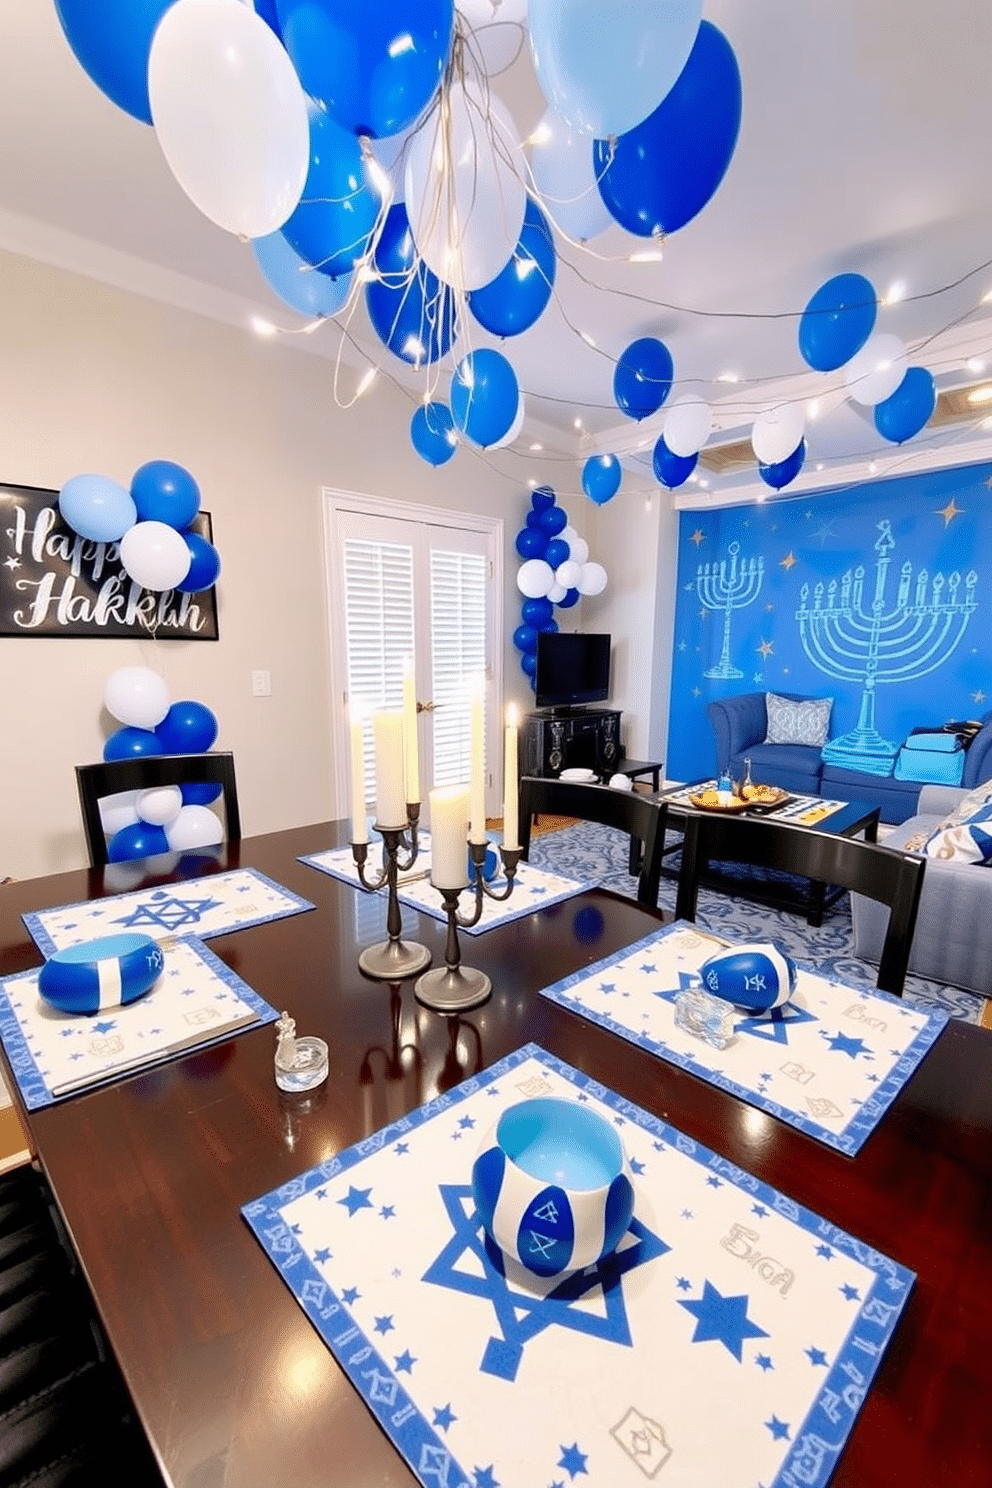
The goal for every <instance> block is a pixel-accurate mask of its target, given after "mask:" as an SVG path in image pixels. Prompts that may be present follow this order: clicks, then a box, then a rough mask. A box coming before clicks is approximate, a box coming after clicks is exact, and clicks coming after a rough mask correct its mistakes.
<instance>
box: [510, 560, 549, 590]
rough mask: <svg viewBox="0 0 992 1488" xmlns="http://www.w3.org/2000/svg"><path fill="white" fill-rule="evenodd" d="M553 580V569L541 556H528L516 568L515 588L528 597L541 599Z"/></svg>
mask: <svg viewBox="0 0 992 1488" xmlns="http://www.w3.org/2000/svg"><path fill="white" fill-rule="evenodd" d="M554 581H555V576H554V570H553V569H552V567H551V564H550V563H545V561H544V559H543V558H528V559H527V562H526V563H521V565H520V567H519V568H518V569H517V588H518V589H519V590H520V593H521V594H525V595H526V596H527V598H528V599H543V598H544V597H545V595H546V594H547V592H548V590H549V589H550V588H551V585H552V584H553V583H554Z"/></svg>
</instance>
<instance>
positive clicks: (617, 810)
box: [520, 775, 668, 909]
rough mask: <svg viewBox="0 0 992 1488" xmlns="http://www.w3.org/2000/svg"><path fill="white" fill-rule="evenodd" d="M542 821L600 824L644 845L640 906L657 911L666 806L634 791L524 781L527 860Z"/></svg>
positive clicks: (547, 779) (542, 779)
mask: <svg viewBox="0 0 992 1488" xmlns="http://www.w3.org/2000/svg"><path fill="white" fill-rule="evenodd" d="M542 815H549V816H573V817H576V818H578V819H579V820H580V821H592V822H600V823H601V824H602V825H603V826H607V827H615V828H616V829H617V830H618V831H620V832H626V833H627V835H628V836H629V837H631V838H636V839H637V840H638V841H639V843H640V845H641V851H640V873H639V875H638V880H637V898H638V902H639V903H641V904H646V905H649V906H650V908H652V909H655V908H656V907H657V904H658V887H659V885H660V882H661V857H662V852H663V850H664V846H665V820H666V817H667V815H668V807H667V804H666V803H665V802H664V801H658V800H656V799H655V798H654V797H653V796H644V795H639V794H638V793H637V792H636V791H625V790H614V789H613V788H612V787H611V786H608V785H585V784H579V783H578V782H577V781H572V780H555V779H552V778H550V777H544V776H538V775H524V776H523V777H522V779H521V781H520V845H521V847H522V849H523V855H524V857H525V858H526V857H527V856H528V853H529V851H530V838H531V824H532V821H533V818H534V817H535V816H542Z"/></svg>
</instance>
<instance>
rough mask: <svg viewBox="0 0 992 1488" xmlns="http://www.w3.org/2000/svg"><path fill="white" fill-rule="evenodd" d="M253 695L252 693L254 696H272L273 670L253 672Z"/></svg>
mask: <svg viewBox="0 0 992 1488" xmlns="http://www.w3.org/2000/svg"><path fill="white" fill-rule="evenodd" d="M251 695H252V697H271V696H272V673H271V672H252V674H251Z"/></svg>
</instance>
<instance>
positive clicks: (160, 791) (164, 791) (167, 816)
mask: <svg viewBox="0 0 992 1488" xmlns="http://www.w3.org/2000/svg"><path fill="white" fill-rule="evenodd" d="M137 809H138V816H139V818H140V820H141V821H143V822H150V823H151V825H152V826H154V827H166V826H168V824H169V823H170V822H173V821H175V819H176V817H177V816H178V815H179V813H180V811H181V810H182V809H183V793H182V791H181V790H180V789H179V787H178V785H160V786H157V787H156V788H155V789H154V790H146V791H141V793H140V794H139V796H138V807H137Z"/></svg>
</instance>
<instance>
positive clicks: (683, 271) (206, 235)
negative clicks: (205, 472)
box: [0, 0, 992, 504]
mask: <svg viewBox="0 0 992 1488" xmlns="http://www.w3.org/2000/svg"><path fill="white" fill-rule="evenodd" d="M704 14H705V15H706V17H707V19H709V20H711V21H712V22H714V23H715V24H716V25H718V26H719V27H720V28H721V29H722V30H723V31H724V33H725V34H726V35H727V37H728V39H729V40H730V42H731V44H732V46H733V48H734V50H735V53H736V55H737V59H738V62H739V64H740V69H741V75H742V81H743V94H744V105H743V120H742V125H741V134H740V139H739V141H738V145H737V150H736V153H735V156H734V159H733V161H732V162H731V166H730V169H729V171H728V173H727V176H726V178H725V180H724V182H723V184H722V185H721V187H720V189H719V191H718V192H717V194H716V195H715V197H714V198H713V200H712V202H711V203H710V204H709V205H708V206H707V207H706V208H705V209H704V210H703V212H702V213H701V214H700V215H699V216H698V217H697V218H696V219H695V220H694V221H693V222H691V223H690V224H688V226H686V227H685V228H683V229H682V230H681V231H680V232H678V233H675V234H673V235H672V236H671V237H670V238H669V239H668V240H667V241H666V243H665V246H664V259H663V262H661V263H648V264H644V263H640V264H632V263H630V262H628V261H627V256H628V255H629V254H630V253H631V252H636V251H637V250H638V249H640V248H643V247H644V246H645V245H644V242H643V240H642V239H635V238H632V237H630V236H629V235H627V234H626V233H625V232H624V231H623V230H622V229H621V228H619V227H615V228H613V229H611V230H610V231H609V232H608V233H607V234H605V235H604V236H603V237H601V238H599V239H597V240H596V241H595V242H594V244H592V245H591V248H592V249H593V250H594V252H592V253H589V252H582V251H581V250H578V249H575V248H572V247H569V246H568V245H567V244H561V255H560V263H559V273H558V280H557V285H556V299H555V300H554V301H553V302H552V304H551V305H550V306H549V308H548V310H547V311H546V312H545V314H544V315H543V316H542V318H541V319H540V321H539V322H538V323H537V324H536V325H535V326H534V327H533V328H532V329H531V330H530V331H528V332H526V333H525V334H524V335H522V336H519V337H516V338H514V339H513V340H511V341H508V342H506V343H504V344H503V346H502V349H503V350H504V351H505V352H506V354H507V355H508V356H509V358H510V360H511V362H512V363H513V365H514V367H515V369H516V371H517V375H518V377H519V380H520V384H521V387H522V388H523V389H524V390H525V393H526V407H527V419H526V422H525V425H524V428H523V430H522V432H521V434H520V436H519V438H518V440H517V443H516V445H515V448H516V449H517V450H518V451H519V450H523V451H528V450H529V448H530V446H531V445H532V444H534V443H542V444H543V445H544V446H545V450H546V452H547V454H548V455H550V454H551V452H552V451H553V450H554V451H559V452H565V453H567V454H570V455H574V456H575V458H576V460H577V462H578V461H581V460H582V459H584V458H585V456H586V455H587V454H588V453H591V452H593V451H594V450H595V451H604V452H605V451H613V452H616V453H618V454H622V455H623V456H624V457H625V464H626V466H627V468H628V470H629V471H630V472H631V473H632V474H637V475H640V476H642V477H645V478H647V479H650V478H651V477H650V454H651V446H652V445H653V443H654V440H655V438H656V437H657V435H658V433H660V431H661V425H662V422H663V416H664V409H663V410H661V412H660V413H659V414H657V415H655V416H654V417H652V418H651V419H649V420H646V421H645V422H644V423H643V424H636V423H633V422H631V421H630V420H629V419H626V418H625V417H624V416H623V415H622V414H621V413H620V412H619V411H618V409H617V408H616V405H615V404H614V401H613V396H612V378H613V364H614V362H615V360H616V358H617V357H618V355H619V354H620V352H621V351H622V350H623V348H624V347H625V346H626V345H627V344H628V342H630V341H631V340H633V339H635V338H636V337H638V336H643V335H656V336H659V337H661V338H662V339H663V340H664V341H665V342H666V343H667V345H668V347H669V349H670V351H671V352H672V355H673V358H674V362H675V376H676V390H675V393H674V394H673V396H676V395H677V393H678V392H679V391H688V390H692V391H697V392H699V393H701V395H702V396H703V397H705V398H707V399H708V400H709V401H710V402H711V404H712V406H713V408H714V413H715V418H716V423H717V425H718V430H717V432H716V433H715V434H714V435H713V436H712V439H711V443H712V444H717V443H721V444H722V443H728V442H731V441H737V440H740V439H747V438H748V437H749V433H750V425H751V422H752V420H753V418H754V416H755V414H756V413H757V412H759V411H760V410H761V409H762V408H764V407H767V406H770V405H771V404H773V403H776V402H780V401H781V400H782V399H783V398H784V397H789V398H793V397H795V398H803V399H806V398H819V400H820V415H819V417H818V418H817V419H816V420H814V421H811V422H810V423H809V424H808V428H807V439H808V443H809V455H808V458H807V463H806V468H805V470H804V472H803V475H802V476H801V477H800V478H799V480H798V481H797V482H796V483H795V484H794V485H793V486H791V487H789V488H788V491H787V494H788V493H790V492H793V491H797V490H801V489H812V488H815V487H819V486H823V485H827V484H835V483H837V482H846V481H849V480H852V479H857V478H859V476H861V477H863V475H864V473H865V465H866V462H867V461H870V460H875V461H876V463H877V471H878V474H880V475H881V474H884V473H886V472H896V471H898V472H903V471H906V470H910V469H913V468H920V467H921V466H923V467H925V466H926V465H928V464H947V463H957V462H959V461H962V460H973V459H979V458H984V457H987V456H988V454H989V453H990V451H992V440H990V436H989V433H988V431H986V430H984V429H983V428H982V427H981V415H980V414H976V417H975V419H974V420H973V421H972V422H970V423H965V424H953V425H945V426H941V427H940V428H936V427H928V428H927V429H925V430H924V431H923V433H922V434H921V435H919V436H917V438H916V439H915V440H913V441H911V442H910V443H909V444H907V445H905V446H900V447H896V446H892V445H888V444H886V442H885V441H884V440H882V439H880V438H879V436H878V435H877V434H876V432H875V430H874V427H873V424H872V422H871V416H870V410H869V411H868V414H867V416H866V415H865V412H864V410H861V409H858V408H857V406H856V405H853V404H850V403H849V402H848V401H847V400H846V398H845V397H844V387H843V372H842V371H841V372H839V373H833V374H817V373H813V372H811V371H810V370H809V369H808V368H807V367H806V366H805V364H804V363H803V361H802V359H801V358H800V355H799V352H798V348H797V344H796V328H797V324H798V317H799V314H800V313H801V311H802V308H803V306H804V305H805V303H806V302H807V300H808V299H809V297H810V295H811V294H812V293H813V291H814V290H815V289H816V288H817V287H818V286H819V285H820V284H821V283H822V282H823V281H824V280H826V279H828V278H830V277H831V276H832V275H834V274H836V273H840V272H843V271H847V270H851V271H857V272H860V273H863V274H865V275H866V276H867V277H868V278H869V279H870V280H871V282H872V283H873V284H874V285H875V288H876V290H877V291H878V293H879V295H882V296H884V295H885V294H886V293H887V291H888V290H889V287H890V286H891V285H893V284H894V283H897V282H901V283H902V285H903V286H904V292H905V298H903V299H902V300H901V301H900V302H899V303H897V304H893V305H889V306H883V308H882V309H881V311H880V313H879V319H878V323H877V326H876V329H878V330H887V331H892V332H894V333H895V334H896V335H898V336H900V337H902V338H903V339H905V340H906V342H907V343H908V344H909V346H910V348H911V352H912V354H911V357H910V360H911V361H915V362H918V363H920V364H922V365H924V366H927V367H929V369H930V370H931V371H932V372H933V373H934V376H935V377H936V379H937V382H938V386H939V387H941V388H945V387H947V388H949V387H958V386H961V385H963V384H966V383H972V382H975V381H978V380H979V378H980V374H978V373H976V372H975V371H970V370H968V369H967V367H966V365H965V363H966V362H967V360H968V359H969V358H978V359H980V360H985V359H986V358H987V359H988V364H989V371H990V374H992V313H990V312H992V306H990V305H983V304H982V303H981V302H982V297H983V296H984V295H985V294H986V293H988V292H989V291H990V290H992V170H990V166H989V155H990V152H989V138H990V133H992V127H990V123H989V106H988V78H989V67H990V61H992V6H990V5H989V4H988V3H986V0H942V3H941V4H940V5H939V6H934V5H933V4H932V3H931V4H924V3H923V0H746V3H742V0H707V3H706V4H705V7H704ZM494 88H495V91H496V92H497V93H499V94H500V95H501V96H502V97H503V98H504V100H505V101H506V102H507V103H508V104H509V106H510V107H511V109H512V111H513V113H514V115H515V117H516V120H517V123H518V125H519V127H520V131H521V135H522V136H524V137H525V136H526V135H527V134H528V133H529V132H530V131H531V130H532V129H533V128H534V126H535V125H536V123H537V122H538V120H539V118H540V116H541V114H542V113H543V111H544V101H543V99H542V97H541V94H540V90H539V88H538V86H537V83H536V79H535V77H534V73H533V70H532V67H531V64H530V59H529V55H528V53H527V48H526V47H524V49H523V51H522V53H521V56H520V58H519V59H518V61H517V63H515V64H514V66H513V67H512V68H511V70H510V71H509V72H508V73H506V74H504V75H503V76H502V77H500V78H499V79H497V80H496V82H495V84H494ZM0 246H2V247H7V248H10V249H13V250H15V251H18V252H22V253H27V254H30V255H32V256H35V257H37V258H41V259H44V260H46V261H48V262H52V263H56V264H59V265H62V266H64V267H68V268H73V269H78V270H80V271H81V272H84V273H88V274H92V275H94V276H95V277H98V278H101V279H104V280H107V281H110V282H112V283H116V284H119V285H121V286H122V287H124V288H127V289H131V290H134V291H137V292H140V293H145V294H149V295H152V296H155V297H157V298H160V299H165V300H168V301H170V302H174V303H176V304H179V305H183V306H185V307H187V308H190V309H193V310H196V311H198V312H200V313H203V314H208V315H212V316H215V317H217V318H219V319H223V320H226V321H232V322H234V323H237V324H243V325H245V326H247V325H248V323H249V320H250V316H251V315H252V313H255V314H261V315H263V316H266V317H268V318H269V319H271V320H274V321H276V322H278V323H279V324H280V325H281V326H285V327H286V328H293V327H294V326H298V325H299V324H300V322H299V320H298V319H297V318H296V317H294V316H293V314H292V312H290V311H288V310H286V309H285V307H284V306H282V305H281V302H280V301H279V300H278V299H277V298H276V297H275V296H274V295H273V293H272V291H271V290H270V289H269V287H268V286H267V284H266V283H265V281H264V280H263V278H262V276H261V274H260V272H259V270H258V268H257V267H256V264H255V260H254V257H253V255H252V252H251V249H250V246H249V245H248V244H246V243H242V242H239V241H238V240H237V239H236V238H234V237H233V236H231V235H230V234H227V233H225V232H223V231H222V230H221V229H219V228H217V227H215V226H214V225H213V224H212V223H211V222H210V221H208V220H207V218H205V217H203V216H202V215H201V214H200V213H199V212H198V211H197V209H196V208H195V207H194V206H193V205H192V203H191V202H190V201H189V200H188V198H187V197H186V196H185V194H184V193H183V191H182V190H181V189H180V187H179V186H178V184H177V183H176V181H175V179H174V178H173V176H172V175H171V173H170V171H169V169H168V167H167V166H166V164H165V160H164V158H163V156H162V153H161V151H160V149H159V147H158V144H157V141H156V137H155V134H154V131H153V130H152V129H150V128H148V127H147V126H144V125H142V124H139V123H137V122H136V121H135V120H133V119H132V118H130V117H129V116H128V115H127V114H125V113H123V112H122V111H120V110H119V109H117V108H116V107H115V106H114V105H113V104H112V103H110V102H109V100H107V99H106V98H105V97H104V96H103V95H102V94H101V93H100V92H99V91H98V89H97V88H96V87H95V85H94V84H93V83H91V82H90V80H89V78H88V77H87V76H86V75H85V73H84V72H83V70H82V68H81V67H80V66H79V64H78V63H77V62H76V60H75V58H74V56H73V55H72V52H71V51H70V49H69V46H68V44H67V42H66V40H65V38H64V37H63V35H62V32H61V29H60V27H59V24H58V20H57V17H56V14H55V8H54V5H53V3H52V0H0ZM573 328H577V329H578V330H581V331H584V332H585V333H586V335H588V336H589V337H591V338H592V339H593V340H594V341H595V342H596V347H595V348H593V347H590V346H589V345H587V344H586V343H585V342H584V341H583V340H582V339H580V337H579V336H578V335H577V334H576V329H573ZM351 330H352V333H353V334H354V335H355V337H356V338H357V340H358V341H359V342H360V344H361V346H362V347H363V349H364V350H365V352H366V354H367V357H368V358H369V359H370V360H372V361H374V362H375V363H376V364H378V365H379V366H381V367H382V369H383V371H384V372H387V373H388V374H389V375H390V376H392V377H393V378H394V379H395V380H396V381H398V382H400V383H401V384H402V385H404V386H405V387H407V388H408V389H409V390H410V394H411V402H413V401H415V400H416V399H417V398H418V397H419V396H420V393H421V391H422V387H423V381H422V376H421V377H420V378H418V375H417V374H414V373H413V372H411V371H409V370H408V369H407V368H406V367H405V364H403V363H401V362H400V361H398V360H397V359H396V358H394V357H392V356H391V355H390V354H389V353H388V352H386V351H385V349H384V348H383V347H382V346H381V344H380V343H379V342H378V340H377V339H376V338H375V336H374V334H373V333H372V331H371V329H370V328H369V325H368V321H367V318H366V316H365V312H364V308H362V309H360V311H359V313H358V314H357V315H356V316H355V317H354V319H353V321H352V323H351ZM247 333H249V334H250V332H247ZM487 339H488V338H487V337H486V335H485V334H484V333H483V332H481V330H480V329H479V328H478V327H475V328H474V332H473V335H472V343H473V344H475V345H478V344H485V343H486V341H487ZM339 340H340V332H338V331H337V330H336V327H335V325H334V323H333V322H328V323H327V324H325V325H322V326H321V327H320V328H319V330H318V331H317V333H316V334H314V335H312V336H307V337H297V338H295V340H292V341H291V344H293V345H296V346H298V347H300V349H301V351H303V352H305V353H306V354H311V355H313V354H316V355H317V356H318V357H327V358H331V357H334V356H335V355H336V354H337V351H338V345H339ZM349 356H350V357H352V361H353V363H354V354H353V353H352V352H349ZM727 373H733V374H735V375H736V376H737V377H738V378H739V379H740V381H739V382H738V383H736V384H729V383H727V382H723V381H717V380H716V379H718V378H720V377H721V375H723V374H727ZM315 375H320V376H323V377H326V376H327V375H328V372H327V368H326V367H325V366H323V365H322V364H319V363H318V364H317V365H315ZM442 389H443V383H442ZM372 396H374V394H373V395H372ZM576 418H581V420H582V430H581V431H577V430H576V428H575V423H574V421H575V419H576ZM398 432H400V431H398ZM401 432H402V436H403V437H406V431H405V429H404V430H402V431H401ZM489 458H491V459H493V460H498V459H499V454H498V452H496V453H491V455H490V457H489ZM533 458H534V462H535V464H534V474H535V477H536V478H537V479H540V478H541V468H540V462H541V455H540V454H538V453H535V454H534V456H533ZM820 467H822V468H820ZM577 469H578V466H577ZM699 473H700V475H701V476H703V478H706V479H709V481H710V484H709V488H708V490H703V489H701V488H700V486H698V485H693V486H686V487H684V488H682V490H681V491H680V492H679V493H678V498H677V499H678V503H679V504H683V503H685V502H686V501H690V502H699V501H709V500H712V499H714V497H717V498H718V499H723V500H726V499H739V498H740V497H741V496H742V495H744V494H745V493H748V492H750V494H752V495H753V494H754V492H755V490H762V491H767V488H764V487H762V485H761V482H760V481H758V480H757V476H756V471H755V470H754V469H746V470H745V471H743V472H737V473H734V474H729V475H726V476H723V477H720V478H716V477H709V476H707V474H706V472H705V471H704V470H702V469H701V470H700V472H699Z"/></svg>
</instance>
